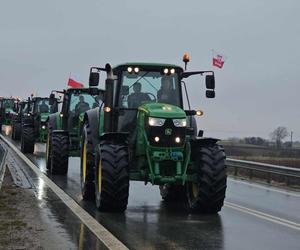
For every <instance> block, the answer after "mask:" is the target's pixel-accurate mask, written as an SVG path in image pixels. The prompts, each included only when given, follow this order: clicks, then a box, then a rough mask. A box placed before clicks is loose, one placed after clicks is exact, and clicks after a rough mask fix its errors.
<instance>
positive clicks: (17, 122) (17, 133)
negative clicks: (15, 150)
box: [11, 100, 30, 141]
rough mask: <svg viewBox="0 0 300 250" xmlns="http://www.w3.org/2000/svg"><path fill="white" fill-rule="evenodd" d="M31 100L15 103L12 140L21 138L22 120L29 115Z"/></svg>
mask: <svg viewBox="0 0 300 250" xmlns="http://www.w3.org/2000/svg"><path fill="white" fill-rule="evenodd" d="M29 101H30V100H23V101H20V102H18V103H15V106H14V111H15V113H14V114H13V116H12V121H11V127H12V131H11V138H12V139H13V140H15V141H18V140H20V138H21V129H22V120H23V118H24V117H26V116H27V115H28V113H29V103H30V102H29Z"/></svg>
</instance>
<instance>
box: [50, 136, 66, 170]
mask: <svg viewBox="0 0 300 250" xmlns="http://www.w3.org/2000/svg"><path fill="white" fill-rule="evenodd" d="M50 140H51V146H50V148H49V157H51V160H50V163H51V168H50V170H51V174H55V175H66V174H67V173H68V164H69V137H68V135H65V134H62V133H55V132H52V135H51V139H50Z"/></svg>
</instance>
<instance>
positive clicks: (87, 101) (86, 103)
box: [46, 88, 99, 175]
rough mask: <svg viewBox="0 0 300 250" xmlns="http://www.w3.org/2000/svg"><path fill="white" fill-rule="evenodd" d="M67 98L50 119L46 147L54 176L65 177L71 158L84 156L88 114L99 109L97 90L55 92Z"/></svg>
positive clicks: (52, 98)
mask: <svg viewBox="0 0 300 250" xmlns="http://www.w3.org/2000/svg"><path fill="white" fill-rule="evenodd" d="M55 93H57V94H60V95H61V96H63V101H62V110H61V112H57V113H55V114H52V115H50V116H49V119H48V136H47V144H46V166H47V169H48V170H50V172H51V173H52V174H57V175H65V174H67V172H68V161H69V157H76V156H77V157H78V156H80V138H81V135H82V122H83V118H84V112H86V111H87V110H89V109H92V108H95V107H98V106H99V104H98V100H97V97H98V95H99V90H98V89H97V88H92V89H90V88H69V89H66V90H64V91H52V93H51V95H50V102H52V101H51V100H54V98H55Z"/></svg>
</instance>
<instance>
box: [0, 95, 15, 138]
mask: <svg viewBox="0 0 300 250" xmlns="http://www.w3.org/2000/svg"><path fill="white" fill-rule="evenodd" d="M15 102H17V100H16V99H14V98H1V99H0V133H1V128H2V125H11V120H12V116H13V115H14V111H13V108H14V105H15Z"/></svg>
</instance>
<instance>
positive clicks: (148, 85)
mask: <svg viewBox="0 0 300 250" xmlns="http://www.w3.org/2000/svg"><path fill="white" fill-rule="evenodd" d="M147 102H160V103H168V104H172V105H176V106H181V100H180V87H179V84H178V76H177V74H172V75H164V74H162V73H161V72H157V71H140V72H139V73H138V74H130V73H128V72H127V71H124V72H123V75H122V85H121V93H120V99H119V105H120V106H121V107H122V108H138V107H139V106H140V105H142V104H143V103H147Z"/></svg>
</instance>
